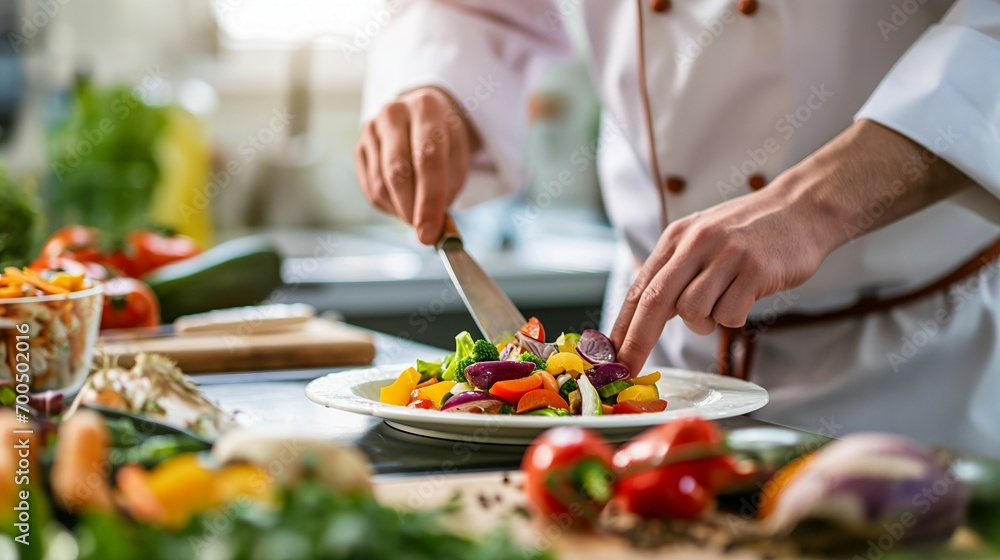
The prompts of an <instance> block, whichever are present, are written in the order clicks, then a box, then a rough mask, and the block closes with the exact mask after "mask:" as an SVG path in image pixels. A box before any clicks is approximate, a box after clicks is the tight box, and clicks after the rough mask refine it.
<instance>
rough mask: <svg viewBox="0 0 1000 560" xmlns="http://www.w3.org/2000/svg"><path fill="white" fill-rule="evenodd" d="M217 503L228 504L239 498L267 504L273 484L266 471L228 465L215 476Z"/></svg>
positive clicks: (272, 491) (255, 467) (247, 465)
mask: <svg viewBox="0 0 1000 560" xmlns="http://www.w3.org/2000/svg"><path fill="white" fill-rule="evenodd" d="M215 484H216V497H217V499H218V500H219V503H222V504H225V503H229V502H231V501H233V500H235V499H236V498H239V497H240V496H246V497H248V498H251V499H253V500H257V501H261V502H267V501H269V500H270V499H271V497H272V495H273V494H274V484H273V482H272V480H271V475H270V474H268V472H267V470H266V469H263V468H261V467H258V466H256V465H250V464H239V465H230V466H228V467H226V468H224V469H222V470H221V471H220V472H218V473H216V475H215Z"/></svg>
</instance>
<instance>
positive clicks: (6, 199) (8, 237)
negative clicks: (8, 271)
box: [0, 167, 40, 270]
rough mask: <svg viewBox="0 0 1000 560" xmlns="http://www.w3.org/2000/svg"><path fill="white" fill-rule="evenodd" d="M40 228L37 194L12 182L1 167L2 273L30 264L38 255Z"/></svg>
mask: <svg viewBox="0 0 1000 560" xmlns="http://www.w3.org/2000/svg"><path fill="white" fill-rule="evenodd" d="M39 225H40V214H39V211H38V200H37V198H36V197H35V195H34V193H33V192H31V191H30V190H29V189H28V187H27V186H26V185H21V184H17V183H14V182H13V181H11V180H10V179H9V178H8V177H7V173H6V172H5V171H4V169H3V168H2V167H0V270H2V269H3V268H4V267H6V266H16V267H21V266H24V265H26V264H28V261H29V260H30V259H31V258H32V256H33V255H34V254H35V243H36V242H37V241H38V231H39Z"/></svg>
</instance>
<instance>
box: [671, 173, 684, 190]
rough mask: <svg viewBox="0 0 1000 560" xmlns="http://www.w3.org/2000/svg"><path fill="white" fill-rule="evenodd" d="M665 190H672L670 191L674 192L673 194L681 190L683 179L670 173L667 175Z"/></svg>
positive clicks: (682, 188)
mask: <svg viewBox="0 0 1000 560" xmlns="http://www.w3.org/2000/svg"><path fill="white" fill-rule="evenodd" d="M667 190H668V191H670V192H672V193H674V194H677V193H679V192H681V191H683V190H684V179H681V178H680V177H677V176H675V175H671V176H670V177H667Z"/></svg>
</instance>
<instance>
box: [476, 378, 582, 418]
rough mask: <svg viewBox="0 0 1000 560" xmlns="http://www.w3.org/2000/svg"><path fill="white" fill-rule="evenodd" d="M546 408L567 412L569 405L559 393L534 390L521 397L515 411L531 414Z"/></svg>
mask: <svg viewBox="0 0 1000 560" xmlns="http://www.w3.org/2000/svg"><path fill="white" fill-rule="evenodd" d="M532 377H534V376H532ZM494 387H495V385H494ZM546 407H552V408H561V409H563V410H569V405H568V404H567V403H566V399H564V398H562V396H560V395H559V393H556V392H555V391H550V390H548V389H535V390H534V391H530V392H528V393H526V394H525V395H524V396H523V397H521V400H520V401H519V402H518V403H517V411H518V412H519V413H520V412H531V411H532V410H538V409H540V408H546Z"/></svg>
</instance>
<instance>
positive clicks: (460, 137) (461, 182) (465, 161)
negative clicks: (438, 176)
mask: <svg viewBox="0 0 1000 560" xmlns="http://www.w3.org/2000/svg"><path fill="white" fill-rule="evenodd" d="M449 111H450V112H449V113H448V115H447V117H446V119H447V120H446V123H447V124H446V126H447V127H448V131H449V134H448V191H447V193H446V194H445V206H446V207H447V206H451V203H452V202H454V200H455V197H456V196H458V192H459V191H460V190H462V187H463V186H465V179H466V177H468V175H469V157H470V154H471V153H472V148H471V145H470V141H469V137H468V134H467V133H466V130H465V127H464V125H463V124H462V117H461V116H460V115H459V114H458V112H457V111H456V110H455V109H449ZM459 127H461V128H459Z"/></svg>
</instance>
